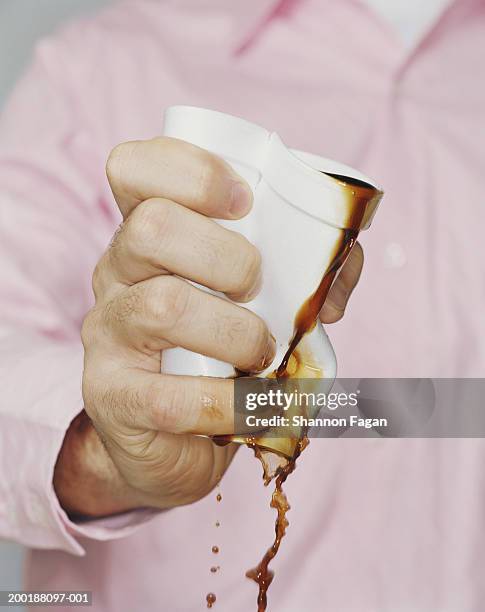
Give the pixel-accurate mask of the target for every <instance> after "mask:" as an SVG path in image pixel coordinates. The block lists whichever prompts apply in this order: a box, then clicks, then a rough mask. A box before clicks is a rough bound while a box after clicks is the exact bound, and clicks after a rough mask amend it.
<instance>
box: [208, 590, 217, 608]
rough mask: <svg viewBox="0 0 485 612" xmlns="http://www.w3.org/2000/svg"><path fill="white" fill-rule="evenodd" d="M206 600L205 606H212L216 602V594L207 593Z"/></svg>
mask: <svg viewBox="0 0 485 612" xmlns="http://www.w3.org/2000/svg"><path fill="white" fill-rule="evenodd" d="M205 599H206V601H207V607H208V608H212V606H213V605H214V604H215V603H216V599H217V598H216V596H215V595H214V593H207V597H206V598H205Z"/></svg>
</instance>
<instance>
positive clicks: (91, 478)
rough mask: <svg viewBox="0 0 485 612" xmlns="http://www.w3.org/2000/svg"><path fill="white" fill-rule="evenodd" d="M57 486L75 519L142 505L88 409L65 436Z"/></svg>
mask: <svg viewBox="0 0 485 612" xmlns="http://www.w3.org/2000/svg"><path fill="white" fill-rule="evenodd" d="M54 489H55V491H56V494H57V496H58V499H59V501H60V503H61V506H62V507H63V508H64V510H65V511H66V512H67V513H68V514H69V516H71V517H72V518H77V519H79V518H99V517H102V516H109V515H112V514H118V513H120V512H125V511H127V510H132V509H134V508H136V507H137V506H138V504H137V501H136V499H135V496H134V494H133V492H132V491H131V490H130V488H129V487H128V486H127V485H126V483H125V482H124V481H123V479H122V477H121V476H120V474H119V472H118V470H117V469H116V466H115V465H114V463H113V462H112V460H111V458H110V456H109V455H108V452H107V451H106V449H105V448H104V446H103V443H102V442H101V439H100V437H99V435H98V433H97V432H96V430H95V428H94V426H93V424H92V422H91V420H90V418H89V417H88V415H87V414H86V413H85V411H84V410H83V411H82V412H81V413H80V414H79V415H78V416H77V417H76V418H75V419H74V420H73V422H72V423H71V425H70V427H69V429H68V431H67V433H66V436H65V438H64V442H63V445H62V449H61V451H60V453H59V457H58V459H57V463H56V467H55V470H54Z"/></svg>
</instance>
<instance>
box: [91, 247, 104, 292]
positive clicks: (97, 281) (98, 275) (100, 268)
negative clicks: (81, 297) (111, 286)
mask: <svg viewBox="0 0 485 612" xmlns="http://www.w3.org/2000/svg"><path fill="white" fill-rule="evenodd" d="M105 265H106V261H105V255H103V257H102V258H101V259H100V260H99V261H98V263H97V264H96V267H95V268H94V270H93V277H92V282H91V285H92V289H93V293H94V297H95V298H96V299H98V298H99V296H100V295H101V294H102V292H103V289H104V285H105V283H104V277H105V273H104V272H105Z"/></svg>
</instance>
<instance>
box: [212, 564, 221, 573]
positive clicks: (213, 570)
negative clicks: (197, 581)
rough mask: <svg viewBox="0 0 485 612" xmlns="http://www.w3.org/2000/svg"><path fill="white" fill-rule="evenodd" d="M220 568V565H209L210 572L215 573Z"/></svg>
mask: <svg viewBox="0 0 485 612" xmlns="http://www.w3.org/2000/svg"><path fill="white" fill-rule="evenodd" d="M220 569H221V568H220V566H219V565H213V566H212V567H211V572H212V573H213V574H215V573H216V572H218V571H219V570H220Z"/></svg>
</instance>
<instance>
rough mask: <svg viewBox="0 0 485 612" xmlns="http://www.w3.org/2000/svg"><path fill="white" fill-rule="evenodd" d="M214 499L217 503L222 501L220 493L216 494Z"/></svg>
mask: <svg viewBox="0 0 485 612" xmlns="http://www.w3.org/2000/svg"><path fill="white" fill-rule="evenodd" d="M216 499H217V501H218V502H220V501H221V500H222V495H221V494H220V493H218V494H217V496H216Z"/></svg>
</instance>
